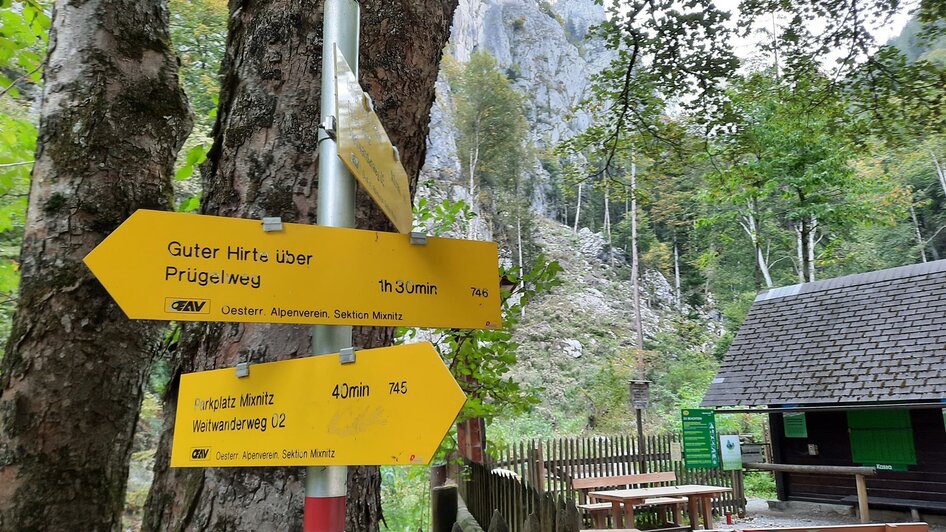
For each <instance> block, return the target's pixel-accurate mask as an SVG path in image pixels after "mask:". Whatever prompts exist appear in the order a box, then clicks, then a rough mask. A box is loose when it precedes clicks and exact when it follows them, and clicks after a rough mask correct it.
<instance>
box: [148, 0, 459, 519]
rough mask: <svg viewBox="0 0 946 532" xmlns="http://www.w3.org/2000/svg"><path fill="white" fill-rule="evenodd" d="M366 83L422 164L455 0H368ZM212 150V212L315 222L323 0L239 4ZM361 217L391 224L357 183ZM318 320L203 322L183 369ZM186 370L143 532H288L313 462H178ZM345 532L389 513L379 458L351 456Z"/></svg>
mask: <svg viewBox="0 0 946 532" xmlns="http://www.w3.org/2000/svg"><path fill="white" fill-rule="evenodd" d="M360 3H361V9H362V26H361V27H362V30H361V63H360V64H361V67H360V76H361V84H362V86H363V87H364V88H365V89H366V90H367V91H368V92H369V94H371V96H372V98H373V99H374V104H375V111H376V112H377V114H378V116H379V117H380V118H381V121H382V123H383V124H384V125H385V128H386V129H387V132H388V135H389V137H390V138H391V140H392V142H393V143H394V144H395V145H396V146H397V147H398V148H399V150H400V153H401V159H402V162H403V163H404V166H405V168H406V170H407V174H408V175H409V176H410V181H411V182H410V188H411V192H412V193H413V191H414V190H415V189H416V185H417V176H418V174H419V172H420V166H421V164H423V160H424V153H425V148H426V137H427V132H428V122H429V115H430V108H431V105H432V104H433V99H434V81H435V80H436V78H437V73H438V70H439V63H440V56H441V51H442V49H443V46H444V44H445V43H446V40H447V37H448V36H449V29H450V24H451V21H452V18H453V11H454V9H455V8H456V0H452V1H434V0H398V1H391V0H388V1H385V2H382V1H381V0H362V1H361V2H360ZM231 8H232V11H231V20H230V33H229V37H228V43H227V53H226V56H225V58H224V63H223V66H222V72H223V85H222V88H221V94H220V109H219V113H218V118H217V124H216V126H215V128H214V147H213V148H212V149H211V151H210V153H209V154H208V160H207V163H206V164H205V166H204V168H203V169H202V170H203V177H204V185H205V186H204V190H205V192H204V205H203V207H202V209H203V211H204V212H205V213H208V214H221V215H225V216H238V217H244V218H260V217H262V216H281V217H282V218H283V220H285V221H299V222H302V223H312V222H314V221H315V219H316V213H315V208H316V205H317V194H318V182H317V168H318V158H317V148H318V146H317V144H318V143H317V137H318V131H317V127H316V126H317V124H318V117H319V97H320V94H319V78H320V75H321V72H320V71H321V65H320V57H321V33H322V2H320V1H316V0H308V1H290V0H264V1H260V2H253V3H243V4H240V3H237V2H232V3H231ZM358 196H359V197H358V204H357V206H356V216H355V220H356V224H357V226H358V227H361V228H368V229H375V230H387V231H390V230H392V228H391V226H390V224H389V223H388V222H387V220H386V219H385V217H384V215H383V214H382V213H381V211H380V210H379V209H377V208H376V207H375V206H374V205H373V204H372V202H371V200H370V198H368V196H367V195H365V194H363V193H359V194H358ZM310 331H311V328H310V327H302V326H287V325H260V324H205V325H197V326H193V327H189V328H188V330H187V331H186V333H185V335H184V338H185V340H184V342H183V345H182V346H181V348H180V349H179V350H178V351H179V352H181V358H180V366H179V367H178V368H177V375H179V374H180V372H182V371H196V370H205V369H212V368H220V367H232V366H234V365H235V364H236V363H237V362H238V361H241V360H249V361H252V362H263V361H270V360H277V359H285V358H293V357H299V356H306V355H308V354H309V345H310ZM393 336H394V330H393V329H391V328H383V327H356V328H355V330H354V337H353V343H354V344H355V345H356V346H358V347H366V348H367V347H378V346H383V345H389V344H390V343H391V342H392V340H393ZM177 385H178V378H177V377H175V378H174V379H173V380H172V383H171V385H170V386H169V389H168V396H167V402H166V406H165V426H164V432H163V434H162V438H161V444H160V446H159V449H158V456H157V459H156V464H155V481H154V485H153V486H152V490H151V493H150V494H149V496H148V502H147V505H146V508H145V519H144V523H143V528H144V529H145V530H156V531H158V530H160V531H163V530H205V529H214V530H289V529H298V528H299V527H300V526H301V522H302V503H303V498H304V494H303V480H304V479H303V475H304V470H303V469H302V468H278V467H272V468H219V469H174V470H172V469H170V468H169V467H168V461H169V452H170V445H171V434H172V431H173V424H174V419H173V415H174V411H175V407H176V404H175V403H176V394H177ZM348 486H349V487H348V489H349V491H348V516H347V526H346V529H347V530H357V531H373V530H377V529H378V523H379V522H380V518H381V513H380V512H381V508H380V503H381V501H380V488H381V478H380V474H379V470H378V468H377V467H350V468H349V482H348Z"/></svg>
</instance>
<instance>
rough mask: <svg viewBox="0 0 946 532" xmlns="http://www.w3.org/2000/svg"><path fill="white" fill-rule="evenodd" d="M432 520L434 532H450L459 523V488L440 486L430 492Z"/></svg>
mask: <svg viewBox="0 0 946 532" xmlns="http://www.w3.org/2000/svg"><path fill="white" fill-rule="evenodd" d="M430 506H431V512H430V518H431V530H432V531H433V532H450V531H451V530H452V529H453V525H454V524H455V523H456V522H457V487H456V486H439V487H436V488H434V489H432V490H430Z"/></svg>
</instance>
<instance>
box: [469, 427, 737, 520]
mask: <svg viewBox="0 0 946 532" xmlns="http://www.w3.org/2000/svg"><path fill="white" fill-rule="evenodd" d="M678 441H679V437H678V436H677V435H662V436H651V437H647V438H645V441H644V444H645V445H644V448H643V452H642V450H641V445H640V442H639V441H637V438H633V437H630V436H589V437H580V438H559V439H551V440H531V441H523V442H519V443H516V444H514V445H511V446H509V447H507V448H505V449H500V450H498V451H496V452H491V453H490V454H491V457H490V458H488V459H487V464H486V465H485V467H484V466H479V467H471V468H469V469H468V470H467V471H468V473H467V475H466V477H465V478H464V479H463V481H462V482H461V486H460V490H461V494H462V495H463V497H464V500H465V501H466V503H467V506H468V508H469V509H470V512H471V513H472V514H473V515H474V517H476V519H477V521H478V522H479V523H480V524H481V525H483V526H484V527H485V526H487V524H488V523H489V520H490V519H491V517H492V514H493V510H499V512H500V513H501V514H502V515H503V516H504V517H506V521H507V522H508V523H509V524H510V530H513V531H515V530H520V528H518V527H517V526H516V523H521V522H522V521H523V520H524V519H525V518H526V517H527V516H529V515H530V514H532V513H535V512H536V511H537V510H536V509H537V508H539V507H540V504H539V502H537V501H539V500H540V499H542V498H545V497H547V498H549V499H554V500H562V501H567V502H568V503H569V504H571V505H574V504H580V503H584V502H586V501H585V500H584V494H583V493H580V492H577V491H575V490H572V489H571V488H570V482H571V480H572V479H575V478H582V477H604V476H613V475H627V474H635V473H642V472H658V471H673V472H675V473H676V475H677V484H709V485H714V486H726V487H730V488H733V492H732V493H727V494H723V495H721V496H720V497H719V498H716V499H714V500H713V507H714V508H715V509H716V510H717V511H718V512H719V514H720V515H723V514H725V513H726V512H732V513H733V514H738V513H740V512H744V511H745V505H746V500H745V494H744V491H743V486H742V472H741V471H722V470H721V469H686V468H685V467H684V466H683V463H682V462H675V461H673V460H672V459H671V454H670V446H671V443H675V442H678ZM642 518H643V519H644V520H645V523H639V524H646V520H647V517H646V513H643V517H642Z"/></svg>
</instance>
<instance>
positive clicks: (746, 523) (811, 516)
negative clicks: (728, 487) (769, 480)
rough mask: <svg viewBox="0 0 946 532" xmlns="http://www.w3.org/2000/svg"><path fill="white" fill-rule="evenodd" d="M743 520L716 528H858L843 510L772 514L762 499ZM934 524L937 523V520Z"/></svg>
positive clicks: (944, 531)
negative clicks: (833, 526)
mask: <svg viewBox="0 0 946 532" xmlns="http://www.w3.org/2000/svg"><path fill="white" fill-rule="evenodd" d="M746 510H747V513H746V517H745V518H744V519H739V518H735V517H734V518H733V520H734V523H733V524H732V525H726V524H725V522H726V521H725V520H724V519H723V520H721V523H718V524H717V525H716V526H717V527H719V528H723V529H728V528H733V529H736V530H746V529H753V528H773V527H778V528H785V527H805V528H808V527H817V526H826V525H847V524H858V523H860V521H859V520H858V518H857V517H856V516H855V515H853V512H852V511H851V508H849V507H846V506H833V505H827V504H794V505H793V508H791V509H790V510H785V511H782V510H772V509H769V505H768V503H767V502H766V501H765V500H763V499H750V500H749V504H748V505H747V506H746ZM899 521H900V522H907V521H909V515H907V516H906V519H900V520H899ZM937 521H938V520H937ZM930 532H946V525H944V524H940V523H937V524H931V525H930Z"/></svg>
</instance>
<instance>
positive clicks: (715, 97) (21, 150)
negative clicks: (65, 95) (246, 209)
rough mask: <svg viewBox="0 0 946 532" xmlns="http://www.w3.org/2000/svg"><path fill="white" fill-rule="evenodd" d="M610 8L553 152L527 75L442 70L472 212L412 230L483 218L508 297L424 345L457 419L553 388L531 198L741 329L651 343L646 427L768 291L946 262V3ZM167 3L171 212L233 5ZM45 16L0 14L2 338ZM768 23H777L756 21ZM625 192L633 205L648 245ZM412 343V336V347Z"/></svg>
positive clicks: (614, 371) (499, 414)
mask: <svg viewBox="0 0 946 532" xmlns="http://www.w3.org/2000/svg"><path fill="white" fill-rule="evenodd" d="M853 4H860V7H861V8H862V12H861V14H862V15H863V16H861V17H860V18H858V17H856V16H855V17H853V18H852V17H851V16H850V15H851V13H850V9H851V7H850V6H851V5H853ZM614 5H615V6H616V7H615V9H613V10H611V11H609V18H608V20H607V21H606V22H605V23H603V24H602V25H601V26H600V27H599V28H598V30H597V33H596V34H594V36H593V38H600V39H602V40H603V41H604V42H605V43H606V45H607V47H608V48H609V49H610V50H611V51H612V52H613V53H614V56H615V60H614V61H613V62H612V63H611V64H610V65H609V67H608V68H607V69H605V70H604V71H603V72H601V73H600V74H599V75H597V76H596V77H595V78H594V79H593V80H592V81H593V83H592V92H591V93H590V95H589V97H588V98H587V99H586V100H585V101H583V102H582V103H581V106H582V108H583V109H584V110H586V111H588V112H589V114H590V115H592V116H594V117H595V118H596V120H595V122H594V123H593V124H592V125H591V127H590V128H588V129H587V130H586V131H584V132H583V133H581V134H580V135H578V136H576V137H574V138H572V139H568V140H566V141H565V142H564V143H563V144H562V145H560V146H554V147H552V146H546V147H543V149H542V150H540V149H538V148H537V147H536V146H535V145H533V144H532V143H531V142H530V140H529V124H528V122H527V120H526V118H525V115H524V112H523V102H524V99H525V98H528V97H529V95H524V94H519V93H517V92H516V91H515V89H514V88H513V86H512V83H511V82H512V80H511V79H510V77H514V74H515V72H513V71H511V70H506V71H504V70H503V69H502V68H501V67H500V66H499V65H498V63H497V61H496V60H495V59H494V58H493V57H491V56H490V55H489V54H488V53H486V52H483V51H480V52H476V53H474V54H473V55H472V57H471V58H470V60H469V61H467V62H462V63H461V62H459V61H456V60H452V59H450V58H448V59H447V60H445V63H444V65H443V67H444V72H445V75H446V78H447V80H448V82H449V86H450V90H451V95H450V97H451V98H452V101H453V107H454V108H455V115H454V116H453V117H452V118H453V120H454V123H455V125H456V132H455V135H456V145H457V152H458V157H459V159H460V160H459V162H460V167H461V170H462V171H461V174H462V175H461V176H460V183H459V184H460V185H462V186H463V188H465V189H466V191H467V200H466V201H459V202H451V201H445V202H436V203H434V202H432V201H431V200H428V199H424V198H422V199H420V200H419V201H418V203H417V206H416V212H417V216H418V221H419V222H420V223H422V224H425V226H426V227H427V228H428V230H429V231H430V232H431V233H432V234H461V235H462V234H466V235H467V236H472V237H476V236H480V237H483V236H485V235H478V234H477V232H476V231H477V229H476V227H477V225H476V219H477V218H479V219H480V220H485V222H484V225H485V226H487V227H488V228H489V233H490V234H491V236H493V237H494V239H495V240H497V241H498V242H500V243H501V246H502V249H503V258H504V261H505V268H504V270H503V271H504V275H505V281H506V284H507V285H508V290H507V291H506V292H505V293H504V299H503V301H504V321H505V322H506V323H507V325H509V330H506V331H478V332H475V333H469V332H461V331H453V330H444V331H434V332H432V333H430V334H432V335H433V336H434V337H435V339H436V340H438V344H439V345H440V346H441V354H442V355H443V357H444V359H445V360H446V362H447V363H448V364H449V365H450V367H451V369H452V370H454V372H455V374H456V375H457V376H458V377H459V378H460V380H462V381H463V383H464V386H465V388H466V391H467V393H468V394H469V395H470V397H471V401H469V403H468V405H467V407H466V409H465V411H464V414H463V415H464V416H465V417H485V418H488V419H496V418H504V417H506V418H511V417H515V416H517V415H520V414H522V413H523V412H526V411H528V410H529V409H530V408H531V407H532V406H533V405H534V404H535V403H536V401H537V396H538V393H539V390H537V389H535V388H534V387H529V386H524V385H521V384H520V383H517V382H515V381H514V380H513V379H511V378H509V376H508V374H509V371H510V369H511V368H512V366H513V365H514V364H515V363H516V350H517V347H518V346H517V345H516V342H515V341H514V337H513V332H514V331H515V326H516V323H517V321H518V320H519V319H520V317H521V316H522V313H523V312H524V307H525V306H526V305H527V304H529V302H530V301H532V300H534V298H538V297H542V294H543V293H545V292H547V291H548V290H550V289H552V288H553V287H554V286H556V284H557V282H558V281H557V275H558V274H559V273H560V266H559V265H558V264H557V263H555V262H549V261H546V260H545V259H543V258H542V256H541V254H540V249H541V242H539V241H537V238H538V237H537V235H536V231H535V217H536V216H537V215H538V213H536V212H534V210H533V209H532V208H531V206H532V199H533V197H534V194H535V192H536V189H537V188H538V187H552V188H551V190H546V195H547V197H548V199H549V201H550V203H551V205H550V206H549V209H548V210H549V211H550V212H552V213H557V216H558V217H559V221H561V222H562V223H564V224H566V225H568V226H569V227H574V228H575V229H576V230H577V229H580V228H582V227H588V228H590V229H591V230H592V231H595V232H602V233H606V234H607V242H608V243H609V245H610V246H612V247H613V248H614V250H616V251H620V253H615V254H614V256H615V257H617V259H616V262H617V264H616V265H615V269H616V271H617V270H619V269H620V268H626V266H627V265H626V261H627V260H629V258H630V253H629V252H628V250H629V249H630V246H632V245H636V246H637V247H638V248H639V256H640V262H641V266H642V268H643V269H645V270H656V271H659V272H661V273H662V274H663V275H664V276H666V277H667V278H668V279H675V278H679V279H680V284H679V298H680V299H681V301H679V302H678V303H685V304H686V305H689V306H690V307H689V308H691V309H702V310H707V309H718V310H719V311H720V313H721V315H722V317H723V319H724V321H725V325H726V329H727V331H729V332H728V333H727V335H726V336H724V337H723V338H722V339H721V340H719V341H718V342H717V343H716V345H715V346H714V348H713V349H711V350H709V351H708V352H707V351H701V350H699V349H696V348H695V346H697V345H706V344H707V343H708V341H709V340H708V339H707V338H706V332H705V331H701V330H698V329H697V328H695V327H694V324H695V323H697V322H696V320H695V318H694V317H693V316H691V315H690V314H689V313H688V312H687V311H681V313H680V316H679V317H678V318H677V319H676V320H674V323H672V324H671V329H672V331H673V332H671V333H663V334H660V335H658V336H657V337H656V338H651V339H650V340H649V341H648V342H647V344H646V345H645V346H644V348H645V350H646V351H647V352H648V353H650V354H649V355H648V361H650V362H651V364H649V366H648V375H647V376H648V377H649V378H650V379H651V380H653V381H654V382H655V399H656V401H657V403H658V404H661V405H663V407H662V408H663V410H661V411H659V412H657V415H656V416H655V417H656V419H655V420H654V421H653V422H652V423H653V425H654V426H660V427H670V426H672V425H673V424H674V423H675V417H673V408H674V407H679V406H682V405H689V404H693V403H695V402H697V401H698V400H699V398H700V396H701V395H702V391H703V390H704V389H705V387H706V386H707V385H708V381H709V379H710V378H712V375H713V374H714V372H715V367H716V364H717V363H718V360H719V359H720V358H721V357H722V355H723V354H724V353H725V349H726V348H727V346H728V342H729V341H731V339H732V331H734V330H736V328H737V327H738V325H739V324H740V322H741V320H742V319H743V318H744V316H745V313H746V312H747V310H748V306H749V304H750V303H751V301H752V298H753V297H754V296H755V294H756V293H757V291H759V290H761V289H765V288H770V287H776V286H783V285H788V284H793V283H798V282H807V281H814V280H818V279H822V278H827V277H834V276H838V275H845V274H849V273H855V272H862V271H870V270H876V269H882V268H888V267H893V266H899V265H905V264H912V263H916V262H925V261H928V260H938V259H942V258H946V135H944V134H943V125H944V120H946V113H944V111H946V105H944V103H946V73H944V68H946V36H944V32H943V27H944V26H943V24H944V22H943V20H942V19H943V16H944V14H946V13H944V9H943V8H942V6H941V5H940V4H939V3H937V2H933V1H931V0H923V1H921V2H919V3H918V11H917V14H916V16H915V17H914V18H913V19H912V20H911V21H910V22H909V23H908V24H907V26H906V28H905V29H904V31H903V32H902V33H901V35H900V36H898V37H897V38H895V39H893V40H892V41H891V43H889V44H890V45H889V46H881V45H882V44H883V43H876V42H874V41H873V38H872V37H871V32H870V31H869V27H870V26H871V24H877V23H883V22H884V21H886V20H888V19H889V17H890V15H891V13H892V9H893V8H895V7H897V6H898V5H899V3H897V2H892V3H891V2H883V1H880V0H870V1H867V2H864V3H858V2H854V3H851V2H842V1H841V0H804V1H799V2H789V3H786V2H781V1H778V0H744V1H743V2H742V4H741V15H740V17H739V18H738V20H736V21H735V24H731V23H730V22H731V21H730V19H731V17H732V15H731V14H729V13H726V12H723V11H720V10H719V9H718V8H717V7H716V6H715V4H714V3H713V2H711V1H709V0H695V1H693V2H688V3H687V4H686V5H687V8H686V9H683V10H680V9H678V3H677V2H673V1H671V0H658V1H651V0H648V1H643V0H626V1H623V2H618V3H615V4H614ZM170 9H171V14H172V18H171V33H172V38H173V41H174V45H175V47H176V50H177V53H178V55H179V57H180V61H181V78H182V81H183V84H184V86H185V89H186V92H187V95H188V98H189V100H190V104H191V106H192V108H193V111H194V114H195V117H196V124H195V128H194V131H193V133H192V135H191V138H190V139H188V141H187V143H186V144H185V148H184V149H183V150H182V151H181V154H180V156H179V164H178V170H177V174H176V177H177V180H178V184H179V198H178V200H179V201H178V205H179V208H180V209H181V210H185V211H193V210H196V208H197V207H198V205H199V197H200V195H199V193H200V191H199V187H197V186H196V182H197V179H196V176H197V173H198V172H199V167H200V164H201V163H202V162H203V160H204V157H205V155H206V153H207V150H208V148H209V144H210V133H211V128H212V127H213V123H214V120H215V116H216V106H217V101H218V94H219V91H220V87H219V84H220V80H219V79H218V71H219V67H220V62H221V59H222V56H223V52H224V49H225V46H226V33H227V5H226V2H224V1H223V0H171V2H170ZM773 14H774V15H773ZM645 15H647V16H645ZM697 15H698V16H697ZM49 16H50V5H49V3H48V2H47V1H46V0H3V1H0V22H2V29H0V335H2V336H3V337H5V336H6V335H7V333H8V331H9V323H10V318H11V314H12V310H13V308H14V307H15V295H16V289H17V282H18V274H17V268H18V266H17V259H18V253H19V245H20V242H21V239H22V231H23V224H24V223H25V212H26V206H27V194H28V190H29V176H30V171H31V164H32V160H33V156H34V152H35V149H36V138H37V124H36V121H37V112H36V106H35V103H36V101H38V98H39V95H40V92H41V90H42V67H43V62H44V55H45V48H46V44H47V34H48V31H49V24H50V18H49ZM770 17H771V18H772V20H775V21H776V23H775V25H774V26H773V27H770V26H766V25H765V24H763V25H762V26H760V20H763V21H764V20H768V19H769V18H770ZM813 18H820V19H823V20H824V21H825V27H824V28H823V29H822V31H819V32H814V31H813V30H811V26H810V24H807V22H809V21H810V20H812V19H813ZM852 20H853V22H852ZM737 34H739V35H742V36H750V35H756V36H757V37H758V39H759V42H760V45H759V47H758V52H757V54H756V55H755V56H753V57H751V58H748V59H744V60H740V58H737V57H736V56H735V55H734V52H733V50H732V47H731V46H730V44H729V43H730V42H731V40H732V39H733V38H734V36H735V35H737ZM838 50H840V51H841V52H842V53H841V54H840V56H838V55H837V51H838ZM546 148H548V149H546ZM553 148H554V149H553ZM532 157H537V158H538V159H539V160H541V162H542V166H543V168H544V170H545V173H546V175H548V176H549V179H550V181H549V183H538V182H537V181H536V175H537V174H536V172H534V171H532V169H531V168H528V167H527V165H526V161H528V160H530V158H532ZM632 172H633V173H634V178H635V184H634V186H633V187H631V183H630V177H631V173H632ZM629 200H634V201H635V202H636V203H637V205H639V209H640V212H639V217H638V218H637V219H636V220H635V225H636V228H635V229H636V232H637V234H636V235H635V237H634V238H632V236H631V227H630V222H629V215H630V209H629V207H628V205H629ZM632 241H633V242H632ZM609 257H610V255H609ZM620 271H621V272H624V270H620ZM401 333H402V339H403V340H407V339H410V338H412V337H414V336H417V335H419V334H420V333H419V332H417V331H408V330H405V331H401ZM425 334H426V333H425ZM653 354H656V355H653ZM634 356H635V355H632V354H631V353H630V352H628V353H622V355H621V357H618V358H616V359H614V360H611V361H609V365H607V366H606V367H603V368H599V369H598V371H597V372H596V373H595V374H594V375H593V376H592V378H591V382H592V386H591V387H589V389H588V390H587V395H588V397H590V400H591V402H592V403H593V404H594V405H595V406H596V407H600V411H601V412H613V413H616V412H622V413H621V414H612V417H611V418H608V416H606V415H605V416H599V417H598V419H597V420H596V421H595V423H596V425H595V426H590V425H589V424H582V425H580V426H575V427H574V429H575V431H583V430H620V429H623V428H624V427H625V424H626V422H627V421H628V419H627V418H626V415H625V414H624V413H623V411H622V409H620V408H618V407H617V406H616V404H615V406H614V408H608V407H609V405H608V404H607V402H608V401H611V402H617V403H622V404H623V403H626V399H625V397H624V395H621V393H624V392H620V393H616V391H617V390H623V389H624V387H625V384H626V381H627V379H628V378H629V377H630V375H631V373H632V370H631V369H629V368H632V367H633V366H634V364H635V362H634V360H633V357H634ZM159 369H160V368H159ZM155 382H160V379H157V380H156V381H155ZM155 387H160V386H155ZM618 415H620V416H622V417H620V418H618V417H615V416H618ZM735 423H736V424H737V425H738V424H740V423H742V422H741V421H736V422H735ZM743 426H744V424H743ZM739 428H740V427H738V426H737V427H735V428H734V430H738V429H739ZM155 430H156V429H155ZM412 474H414V473H410V472H398V473H395V472H393V471H390V470H386V471H385V480H386V486H389V485H393V486H397V485H399V483H402V484H404V485H405V486H408V485H413V486H414V487H416V482H415V483H414V484H411V482H410V480H411V475H412ZM414 480H416V479H414ZM405 489H408V488H405ZM419 493H423V490H421V491H420V492H419ZM389 500H390V499H389ZM392 504H395V503H392ZM404 511H405V512H416V506H413V507H408V506H405V510H404ZM416 518H417V516H409V517H407V518H405V519H406V521H405V522H415V519H416Z"/></svg>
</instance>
